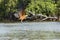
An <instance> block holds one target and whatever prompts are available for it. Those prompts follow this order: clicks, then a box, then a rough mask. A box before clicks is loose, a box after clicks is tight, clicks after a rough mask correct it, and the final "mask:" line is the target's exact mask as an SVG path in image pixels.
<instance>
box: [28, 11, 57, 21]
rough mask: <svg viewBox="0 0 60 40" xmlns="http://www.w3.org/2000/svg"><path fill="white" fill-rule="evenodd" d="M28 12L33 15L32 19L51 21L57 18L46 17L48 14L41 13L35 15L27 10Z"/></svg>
mask: <svg viewBox="0 0 60 40" xmlns="http://www.w3.org/2000/svg"><path fill="white" fill-rule="evenodd" d="M29 13H30V14H31V15H33V16H34V17H33V16H32V18H33V19H34V18H35V19H40V20H41V21H45V20H47V19H48V20H51V21H56V20H57V17H48V16H46V15H43V14H37V15H35V14H33V13H32V12H31V11H29Z"/></svg>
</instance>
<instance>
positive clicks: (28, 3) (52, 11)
mask: <svg viewBox="0 0 60 40" xmlns="http://www.w3.org/2000/svg"><path fill="white" fill-rule="evenodd" d="M20 9H25V11H26V14H28V11H31V12H33V14H43V15H47V16H56V17H58V21H59V18H60V17H59V16H60V0H0V20H4V19H6V18H7V17H8V16H9V13H14V12H18V10H20Z"/></svg>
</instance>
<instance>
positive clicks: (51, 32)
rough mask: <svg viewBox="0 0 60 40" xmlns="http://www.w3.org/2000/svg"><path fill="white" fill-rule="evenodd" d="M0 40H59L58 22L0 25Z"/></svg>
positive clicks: (59, 24)
mask: <svg viewBox="0 0 60 40" xmlns="http://www.w3.org/2000/svg"><path fill="white" fill-rule="evenodd" d="M0 40H60V22H23V23H0Z"/></svg>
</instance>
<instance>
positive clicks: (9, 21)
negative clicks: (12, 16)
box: [0, 20, 60, 23]
mask: <svg viewBox="0 0 60 40" xmlns="http://www.w3.org/2000/svg"><path fill="white" fill-rule="evenodd" d="M23 22H60V21H40V20H33V21H23ZM0 23H21V21H14V20H0Z"/></svg>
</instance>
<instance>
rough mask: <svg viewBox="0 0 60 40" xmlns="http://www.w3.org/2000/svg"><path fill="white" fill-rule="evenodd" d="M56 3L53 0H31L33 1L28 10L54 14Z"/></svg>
mask: <svg viewBox="0 0 60 40" xmlns="http://www.w3.org/2000/svg"><path fill="white" fill-rule="evenodd" d="M55 9H56V4H54V3H53V1H52V0H46V1H44V0H31V3H30V4H29V5H28V6H27V8H26V11H32V12H33V13H36V14H37V13H42V14H47V13H48V14H54V13H55V11H56V10H55Z"/></svg>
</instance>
